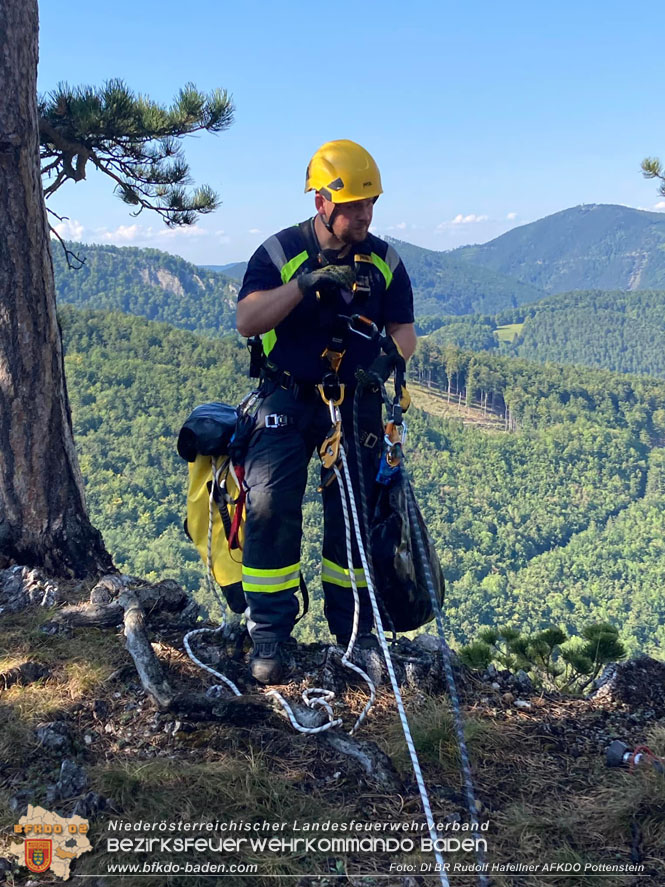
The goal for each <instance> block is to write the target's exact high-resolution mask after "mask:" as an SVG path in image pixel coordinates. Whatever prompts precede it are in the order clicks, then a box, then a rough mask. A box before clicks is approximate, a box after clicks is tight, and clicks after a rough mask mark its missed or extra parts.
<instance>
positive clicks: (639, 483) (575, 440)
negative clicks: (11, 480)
mask: <svg viewBox="0 0 665 887" xmlns="http://www.w3.org/2000/svg"><path fill="white" fill-rule="evenodd" d="M61 315H62V322H63V327H64V334H65V342H66V352H67V354H66V366H67V373H68V384H69V390H70V395H71V399H72V407H73V414H74V421H75V431H76V439H77V442H78V446H79V448H80V452H81V464H82V468H83V471H84V474H85V478H86V484H87V490H88V497H89V502H90V507H91V511H92V515H93V518H94V520H95V522H96V523H97V525H98V526H99V527H100V529H101V530H102V531H103V533H104V535H105V538H106V541H107V544H108V546H109V548H110V550H111V551H112V553H113V554H114V556H115V558H116V563H117V565H118V566H119V567H120V568H122V569H123V570H128V571H130V572H133V573H138V574H140V575H145V576H148V577H149V578H150V577H153V578H157V577H160V578H163V577H164V576H166V575H172V576H174V577H176V578H178V579H179V580H180V581H181V582H182V583H183V584H184V585H185V586H186V587H188V588H190V589H192V590H194V589H199V590H200V589H202V585H203V584H202V575H203V573H202V568H201V566H200V564H199V563H198V558H197V556H196V555H195V553H194V551H193V548H192V546H191V545H190V543H189V542H188V541H187V540H186V538H185V536H184V534H183V532H182V529H181V526H182V518H183V516H184V507H185V484H186V474H187V470H186V465H185V464H184V463H183V462H182V461H181V460H180V459H179V458H178V456H177V455H176V453H175V440H176V435H177V432H178V429H179V427H180V425H181V424H182V422H183V421H184V419H185V418H186V416H187V414H188V413H189V411H190V410H191V408H192V407H193V406H195V405H196V404H197V403H200V402H203V401H206V400H214V399H221V400H224V401H227V402H230V403H234V402H237V401H238V400H239V399H240V397H241V396H242V395H243V394H244V393H245V392H246V391H248V390H249V387H250V386H249V381H248V380H247V377H246V352H245V349H244V348H243V347H242V346H241V345H240V343H238V342H237V341H236V340H235V338H231V339H228V340H209V339H204V338H202V337H199V336H196V335H194V334H192V333H187V332H184V331H180V330H176V329H173V328H171V327H168V326H166V325H160V324H155V323H150V322H147V321H145V320H143V319H141V318H136V317H131V316H127V315H121V314H108V313H103V312H88V311H77V310H74V309H72V308H70V307H63V308H61ZM412 372H413V374H414V375H417V376H419V377H420V378H421V379H423V380H427V379H429V380H431V381H432V382H435V383H438V384H440V385H441V387H442V388H443V389H444V390H445V389H446V388H447V387H448V376H447V375H446V372H448V373H449V374H450V379H451V388H452V391H453V392H459V396H461V397H465V398H468V399H469V401H471V402H481V403H483V404H484V405H485V407H486V408H487V409H493V410H494V411H495V412H499V413H500V414H503V413H504V412H505V413H506V423H505V424H506V426H507V427H509V428H511V429H513V430H511V431H510V432H504V433H491V434H488V433H486V432H484V431H482V430H479V429H475V428H463V427H462V425H461V423H458V422H456V421H444V420H441V419H437V418H435V417H432V416H428V415H427V414H424V413H422V412H418V411H417V410H413V412H412V413H410V416H409V418H410V422H409V438H408V442H407V459H408V462H407V464H408V467H409V469H410V471H411V473H412V476H413V478H414V483H415V486H416V490H417V493H418V496H419V499H420V501H421V503H422V507H423V511H424V514H425V517H426V520H427V521H428V524H429V526H430V529H431V531H432V534H433V536H434V538H435V540H436V544H437V547H438V549H439V552H440V555H441V559H442V562H443V565H444V569H445V572H446V575H447V578H448V580H449V581H448V597H447V603H446V616H447V619H448V622H449V625H450V629H451V632H452V633H453V635H454V637H455V638H456V639H457V640H458V641H462V640H469V639H470V638H471V637H473V636H474V635H475V634H476V632H477V630H478V627H479V626H480V625H484V624H495V623H496V622H497V620H499V621H501V622H511V623H513V624H515V625H519V626H524V627H538V626H540V625H543V624H547V623H549V622H550V621H560V622H562V623H563V624H565V626H566V627H567V628H568V629H569V630H571V629H574V628H576V627H578V626H580V625H581V624H583V623H584V622H586V621H587V620H588V618H589V617H592V616H597V615H598V614H599V613H601V612H604V611H607V612H608V613H610V612H611V614H612V616H613V617H614V618H615V619H616V621H617V622H618V623H620V626H621V628H622V632H623V638H624V640H625V641H626V642H627V644H628V646H629V649H631V650H632V651H635V650H638V649H643V650H653V649H655V648H656V647H657V645H658V644H659V643H660V644H662V643H663V642H665V600H663V598H662V595H660V596H659V595H658V594H657V593H656V592H655V591H654V589H655V588H656V587H660V586H656V585H655V584H654V583H655V582H656V581H658V576H659V570H660V569H661V564H662V552H661V550H660V548H659V547H658V546H653V545H652V544H651V543H652V541H653V540H654V539H655V538H656V537H657V526H658V524H657V515H658V514H659V513H660V512H662V509H663V507H664V506H665V498H664V497H663V483H662V482H661V474H660V471H661V469H660V466H661V462H662V459H661V456H662V450H661V449H660V448H661V447H662V446H663V444H664V443H665V384H663V383H660V382H657V381H655V380H649V379H636V378H632V377H627V376H617V375H612V374H611V373H607V372H601V371H588V372H585V373H584V374H582V373H580V371H579V370H578V369H576V368H565V367H540V366H538V365H536V364H533V363H528V362H526V361H517V360H514V359H508V358H501V357H492V356H490V355H473V354H469V353H463V352H460V351H459V350H458V349H454V351H453V352H450V353H448V352H444V351H439V350H438V349H436V348H433V347H429V348H424V349H423V350H422V351H421V352H420V353H419V355H418V357H417V358H416V359H414V362H413V369H412ZM312 471H313V473H314V472H315V471H316V466H313V469H312ZM317 500H318V494H317V493H316V492H315V487H314V486H313V485H310V489H309V492H308V494H307V500H306V505H305V515H306V528H305V540H306V541H305V545H304V550H303V563H304V567H305V571H306V575H307V578H308V580H309V582H310V584H311V585H312V586H313V588H314V589H316V585H317V583H318V580H315V578H314V577H315V576H316V574H317V571H318V562H319V558H320V539H321V533H320V520H319V512H320V508H319V502H318V501H317ZM631 509H637V511H635V512H634V513H635V515H640V517H639V518H637V517H636V518H634V519H631V517H630V515H631V514H632V512H631ZM639 509H643V511H640V510H639ZM624 515H626V517H624ZM610 518H617V520H616V521H615V524H614V529H612V527H611V526H610V527H608V526H607V522H608V520H609V519H610ZM621 521H625V524H624V523H621ZM654 521H656V522H655V523H654ZM622 527H625V530H622ZM585 533H586V534H590V535H587V536H583V535H579V534H585ZM603 534H606V535H603ZM607 534H609V535H607ZM605 538H608V539H611V541H612V545H613V546H614V551H615V555H616V558H615V559H616V560H617V561H619V560H620V559H622V558H623V557H624V554H625V559H626V560H630V557H632V561H633V562H639V564H640V570H639V572H640V576H639V577H638V576H636V575H635V574H631V575H630V576H627V577H626V582H620V583H619V582H615V583H614V584H612V583H610V582H609V581H606V572H603V570H605V571H606V570H607V565H606V564H604V563H600V562H599V561H598V559H596V560H595V561H594V559H593V558H589V557H588V551H589V550H593V548H594V546H596V547H597V546H599V545H600V544H601V543H602V541H603V539H605ZM578 540H581V541H578ZM635 551H638V552H639V559H638V561H636V555H635ZM553 552H559V553H560V555H561V557H562V558H563V562H564V563H565V564H566V565H567V566H566V567H565V569H564V568H563V567H561V569H559V572H558V573H557V574H556V575H555V574H554V573H553V574H552V586H551V589H550V586H549V585H546V584H545V583H547V582H548V579H547V577H546V576H545V577H544V578H543V573H542V569H540V570H536V572H535V573H533V574H528V573H527V572H525V571H527V570H528V569H529V568H530V567H532V568H533V569H534V570H535V569H536V567H535V565H537V564H538V563H540V561H538V559H539V558H540V559H542V558H544V557H546V556H547V555H548V553H553ZM631 553H632V554H631ZM629 556H630V557H629ZM580 560H581V561H583V563H584V570H585V571H586V573H585V574H584V576H585V578H584V580H583V581H582V580H580V579H579V575H580V565H579V561H580ZM566 570H568V571H569V574H570V576H571V577H577V579H575V581H573V579H572V578H571V579H570V580H568V579H567V578H566V576H568V575H569V574H568V573H567V572H566ZM533 577H535V578H533ZM652 577H653V582H652ZM555 580H556V583H558V584H555ZM569 581H570V585H569V584H568V582H569ZM626 583H627V584H626ZM550 590H551V593H550ZM645 596H646V597H645ZM645 600H648V602H649V606H648V607H645ZM316 635H318V636H322V637H325V636H327V631H326V629H325V627H324V621H323V617H322V612H321V606H320V602H318V601H316V602H315V605H314V607H313V613H312V616H311V618H309V619H308V620H306V624H305V625H304V626H302V628H301V638H304V639H307V638H309V639H311V638H312V637H314V636H316Z"/></svg>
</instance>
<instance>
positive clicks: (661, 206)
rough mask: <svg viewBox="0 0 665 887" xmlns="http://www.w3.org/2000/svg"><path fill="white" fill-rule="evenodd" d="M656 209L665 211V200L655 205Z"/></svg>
mask: <svg viewBox="0 0 665 887" xmlns="http://www.w3.org/2000/svg"><path fill="white" fill-rule="evenodd" d="M653 208H654V209H665V200H659V201H658V203H654V205H653Z"/></svg>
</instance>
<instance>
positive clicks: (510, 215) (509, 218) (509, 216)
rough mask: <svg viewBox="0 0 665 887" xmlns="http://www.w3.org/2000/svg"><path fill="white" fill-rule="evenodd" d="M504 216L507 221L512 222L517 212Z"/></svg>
mask: <svg viewBox="0 0 665 887" xmlns="http://www.w3.org/2000/svg"><path fill="white" fill-rule="evenodd" d="M506 218H507V219H508V221H509V222H514V221H515V219H516V218H517V213H508V215H507V216H506Z"/></svg>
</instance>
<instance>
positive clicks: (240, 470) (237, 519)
mask: <svg viewBox="0 0 665 887" xmlns="http://www.w3.org/2000/svg"><path fill="white" fill-rule="evenodd" d="M233 468H234V471H235V473H236V477H237V479H238V498H237V500H236V504H235V511H234V512H233V520H232V521H231V531H230V533H229V551H233V549H234V548H240V538H239V533H240V524H241V523H242V518H243V515H244V513H245V499H246V497H247V491H246V490H245V469H244V467H243V466H242V465H237V466H236V465H234V466H233Z"/></svg>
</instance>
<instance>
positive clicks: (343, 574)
mask: <svg viewBox="0 0 665 887" xmlns="http://www.w3.org/2000/svg"><path fill="white" fill-rule="evenodd" d="M322 563H323V565H322V569H321V581H322V582H329V583H330V584H331V585H339V586H340V587H341V588H353V586H352V584H351V573H350V572H349V570H348V569H347V568H346V567H342V566H341V565H340V564H336V563H334V562H333V561H329V560H328V559H327V558H325V557H324V558H323V562H322ZM353 572H354V574H355V578H356V585H357V586H358V587H359V588H366V587H367V579H366V578H365V571H364V570H363V568H362V567H354V570H353Z"/></svg>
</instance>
